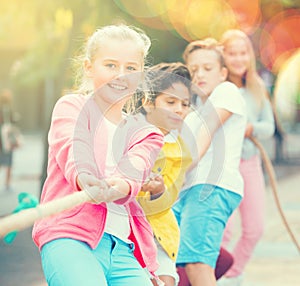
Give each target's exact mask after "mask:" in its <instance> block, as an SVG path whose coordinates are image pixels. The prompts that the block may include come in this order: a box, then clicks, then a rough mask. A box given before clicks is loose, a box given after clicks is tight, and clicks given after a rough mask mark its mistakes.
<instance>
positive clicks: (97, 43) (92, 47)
mask: <svg viewBox="0 0 300 286" xmlns="http://www.w3.org/2000/svg"><path fill="white" fill-rule="evenodd" d="M107 39H117V40H120V41H126V40H131V41H133V42H135V43H136V45H137V47H139V48H140V50H141V59H142V63H143V65H144V64H145V61H146V58H147V55H148V53H149V49H150V46H151V41H150V38H149V37H148V36H147V35H146V34H145V33H144V31H142V30H141V29H139V28H137V27H134V26H127V25H125V24H119V25H109V26H104V27H102V28H99V29H97V30H96V31H95V32H94V33H93V34H92V35H91V37H90V38H89V39H88V41H87V43H86V45H85V47H84V52H83V55H81V56H79V57H78V58H77V59H76V61H75V64H77V65H79V72H78V73H77V75H75V78H76V83H77V86H79V92H80V93H83V94H86V93H89V92H92V91H93V86H92V84H91V82H90V80H89V79H88V78H87V77H86V76H85V72H84V61H86V60H89V61H91V62H93V61H94V60H95V57H96V55H97V53H98V51H99V48H100V47H101V46H102V45H105V42H106V40H107Z"/></svg>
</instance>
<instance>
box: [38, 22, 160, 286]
mask: <svg viewBox="0 0 300 286" xmlns="http://www.w3.org/2000/svg"><path fill="white" fill-rule="evenodd" d="M150 44H151V43H150V39H149V38H148V36H146V35H145V33H144V32H143V31H141V30H139V29H137V28H134V27H129V26H126V25H111V26H105V27H103V28H100V29H98V30H96V31H95V32H94V34H93V35H92V36H91V37H90V38H89V40H88V41H87V45H86V50H85V54H84V63H83V65H84V72H85V76H84V77H83V82H82V88H81V89H80V92H77V93H74V94H68V95H65V96H63V97H62V98H61V99H59V100H58V102H57V103H56V105H55V107H54V110H53V113H52V121H51V127H50V130H49V135H48V141H49V158H48V170H47V174H48V175H47V178H46V181H45V183H44V186H43V190H42V195H41V202H42V203H45V202H48V201H51V200H53V199H56V198H59V197H63V196H66V195H68V194H71V193H73V192H77V191H81V190H82V189H86V190H87V191H88V193H89V194H90V196H91V198H92V199H93V200H94V203H84V204H82V205H80V206H78V207H75V208H73V209H71V210H68V211H65V212H63V213H61V214H59V215H57V216H54V217H51V218H47V219H44V220H41V221H38V222H36V223H35V225H34V228H33V239H34V242H35V243H36V245H37V246H38V247H39V249H40V251H41V259H42V266H43V271H44V274H45V277H46V280H47V283H48V285H50V286H61V285H72V286H82V285H85V286H99V285H110V286H121V285H122V286H124V285H128V286H129V285H149V286H150V285H152V283H151V280H150V279H149V275H148V274H147V272H146V271H145V269H147V270H148V271H149V272H150V273H152V274H153V273H154V272H155V271H156V269H157V267H158V265H157V262H156V246H155V243H154V240H153V233H152V230H151V227H150V225H149V223H148V222H147V219H146V217H145V215H144V213H143V210H142V208H141V207H140V205H139V204H138V203H137V201H136V195H137V193H138V192H139V191H140V189H141V186H142V184H143V182H144V181H145V179H146V178H147V177H148V176H149V174H150V172H151V168H152V166H153V164H154V161H155V159H156V157H157V155H158V153H159V151H160V148H161V147H162V144H163V134H162V133H161V132H160V131H159V129H157V128H156V127H154V126H153V125H150V124H149V123H147V121H146V120H140V119H139V118H137V117H134V116H125V114H124V113H123V112H122V109H123V106H124V103H125V102H126V101H127V100H128V99H130V98H131V96H132V95H133V94H134V92H135V91H136V89H137V86H138V84H139V83H140V81H141V79H142V72H143V69H144V62H145V58H146V56H147V54H148V51H149V48H150ZM143 268H145V269H143Z"/></svg>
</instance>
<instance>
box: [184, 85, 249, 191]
mask: <svg viewBox="0 0 300 286" xmlns="http://www.w3.org/2000/svg"><path fill="white" fill-rule="evenodd" d="M211 108H220V109H226V110H228V111H230V112H232V115H231V116H230V117H229V119H228V120H226V122H225V123H224V124H223V126H221V127H219V128H218V130H217V131H216V132H215V134H214V136H213V139H212V143H211V145H210V147H209V149H208V150H207V152H206V153H205V155H204V156H203V157H202V159H201V160H200V161H199V162H198V164H197V166H196V167H195V168H194V169H193V170H191V171H190V172H189V173H187V176H186V181H185V184H184V186H183V190H184V189H187V188H190V187H192V186H194V185H197V184H210V185H215V186H219V187H221V188H224V189H227V190H229V191H232V192H235V193H237V194H240V195H241V196H243V187H244V183H243V179H242V176H241V174H240V172H239V164H240V158H241V151H242V145H243V140H244V133H245V127H246V106H245V101H244V99H243V97H242V95H241V93H240V91H239V89H238V88H237V87H236V85H234V84H233V83H230V82H223V83H221V84H220V85H218V86H217V87H216V88H215V89H214V91H213V92H212V93H211V95H210V96H209V97H208V99H207V101H206V102H205V104H204V105H203V106H202V107H200V108H197V110H195V111H192V112H191V113H189V114H188V116H187V117H186V119H185V124H184V126H183V129H182V137H183V139H184V140H185V141H186V143H187V144H188V146H189V147H190V150H191V153H192V154H193V156H194V159H195V158H196V157H197V155H198V154H199V152H198V150H197V146H196V142H195V138H197V134H198V131H199V128H200V126H201V125H202V124H205V122H204V119H203V116H202V114H203V112H205V111H207V110H209V109H211Z"/></svg>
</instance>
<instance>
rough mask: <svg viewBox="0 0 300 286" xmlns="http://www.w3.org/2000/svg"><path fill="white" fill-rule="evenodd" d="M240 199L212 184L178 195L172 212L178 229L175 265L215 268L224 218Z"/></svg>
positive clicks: (199, 186)
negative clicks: (196, 265) (203, 265)
mask: <svg viewBox="0 0 300 286" xmlns="http://www.w3.org/2000/svg"><path fill="white" fill-rule="evenodd" d="M241 199H242V197H241V196H240V195H238V194H237V193H234V192H231V191H228V190H226V189H223V188H220V187H217V186H213V185H206V184H203V185H195V186H193V187H191V188H189V189H187V190H184V191H182V192H181V193H180V195H179V199H178V201H177V202H176V203H175V205H174V206H173V211H174V213H175V216H176V218H177V221H178V224H179V226H180V245H179V252H178V257H177V261H176V264H177V265H178V266H185V264H187V263H197V262H200V263H204V264H207V265H209V266H211V267H212V268H215V266H216V261H217V259H218V256H219V250H220V245H221V242H222V237H223V232H224V228H225V225H226V223H227V220H228V218H229V217H230V215H231V214H232V212H233V211H234V210H235V209H236V208H237V207H238V206H239V204H240V202H241Z"/></svg>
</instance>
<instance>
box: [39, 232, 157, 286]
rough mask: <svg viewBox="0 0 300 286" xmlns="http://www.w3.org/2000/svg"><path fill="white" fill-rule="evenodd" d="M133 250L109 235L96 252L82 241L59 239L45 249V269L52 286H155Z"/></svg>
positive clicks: (104, 238)
mask: <svg viewBox="0 0 300 286" xmlns="http://www.w3.org/2000/svg"><path fill="white" fill-rule="evenodd" d="M133 250H134V245H133V244H127V243H126V242H124V241H122V240H120V239H118V238H117V237H115V236H112V235H110V234H107V233H104V235H103V238H102V239H101V241H100V243H99V245H98V246H97V248H96V249H94V250H93V249H91V248H90V247H89V245H87V244H86V243H84V242H82V241H78V240H74V239H69V238H62V239H56V240H53V241H51V242H49V243H47V244H45V245H44V246H43V247H42V250H41V258H42V266H43V270H44V274H45V277H46V281H47V283H48V285H49V286H82V285H84V286H105V285H107V286H126V285H128V286H132V285H143V286H144V285H146V286H148V285H149V286H152V282H151V280H150V278H149V275H148V274H147V272H146V271H145V270H144V269H143V268H142V267H141V266H140V264H139V263H138V261H137V260H136V258H135V257H134V255H133Z"/></svg>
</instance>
